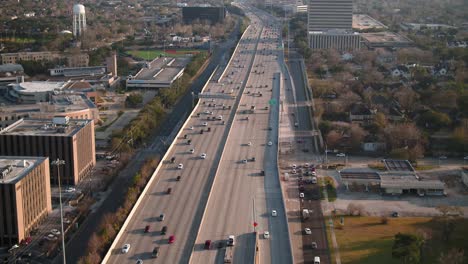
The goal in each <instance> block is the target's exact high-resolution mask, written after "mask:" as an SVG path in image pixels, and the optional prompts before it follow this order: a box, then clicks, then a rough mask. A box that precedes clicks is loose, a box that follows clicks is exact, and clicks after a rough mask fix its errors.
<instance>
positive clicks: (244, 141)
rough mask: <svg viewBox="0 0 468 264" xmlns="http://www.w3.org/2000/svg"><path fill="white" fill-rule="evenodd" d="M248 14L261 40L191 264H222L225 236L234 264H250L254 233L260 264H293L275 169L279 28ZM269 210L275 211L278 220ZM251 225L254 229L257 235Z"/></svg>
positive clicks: (262, 17)
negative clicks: (233, 240)
mask: <svg viewBox="0 0 468 264" xmlns="http://www.w3.org/2000/svg"><path fill="white" fill-rule="evenodd" d="M251 10H255V13H256V14H257V15H258V17H259V18H260V20H258V18H257V17H254V16H251V21H252V25H254V26H256V27H261V28H262V29H263V30H262V34H261V39H260V42H259V44H258V47H257V51H256V55H255V61H254V63H253V67H252V69H251V71H250V77H249V79H248V81H247V83H246V87H245V91H244V94H243V95H242V98H241V102H240V107H239V109H238V111H237V114H236V116H235V118H234V123H233V125H232V128H231V131H230V134H229V138H228V141H227V144H226V147H225V149H224V152H223V156H222V159H221V163H220V165H219V168H218V171H217V173H216V177H215V182H214V184H213V189H212V192H211V194H210V197H209V201H208V205H207V207H206V211H205V214H204V216H203V221H202V225H201V227H200V231H199V234H198V237H197V240H196V243H195V246H194V250H193V252H192V257H191V260H190V263H200V264H201V263H223V258H224V252H225V250H224V249H222V248H218V247H217V245H218V244H219V243H220V242H223V241H226V240H227V238H228V236H229V235H234V236H235V237H236V245H235V247H234V257H233V262H234V263H253V261H254V257H255V256H254V252H255V249H254V248H253V247H255V243H254V242H255V241H254V239H252V236H249V234H251V233H252V232H253V231H257V232H258V240H259V253H258V254H259V258H258V259H259V263H292V257H291V249H290V244H289V237H288V230H287V222H286V218H285V210H284V207H283V202H282V197H281V189H280V185H279V176H278V170H277V163H276V158H277V144H278V142H277V137H278V119H279V107H278V104H279V102H278V101H279V88H280V84H281V83H282V82H283V80H282V78H281V76H282V75H281V74H280V72H281V67H280V64H279V62H278V57H279V56H281V54H282V48H281V46H280V45H281V44H280V43H281V39H280V34H281V31H280V29H281V28H280V27H279V24H273V23H271V21H272V18H271V17H270V16H269V15H267V14H265V13H263V12H261V11H260V10H256V9H251ZM246 52H250V51H246ZM236 61H237V59H236V57H234V62H236ZM253 108H255V109H254V110H253ZM252 110H253V111H252ZM247 118H248V119H247ZM269 127H271V130H270V129H269ZM268 142H271V145H269V143H268ZM253 158H255V160H253ZM261 171H264V172H265V175H264V176H262V173H261ZM272 210H276V212H277V214H278V215H277V216H276V217H275V216H272V214H271V212H272ZM254 222H256V223H257V224H258V226H257V227H256V228H255V229H254V226H253V223H254ZM264 231H269V233H270V238H269V239H266V238H264V236H263V232H264ZM206 240H211V241H212V243H213V242H214V243H213V244H214V246H212V247H211V249H210V250H207V249H204V245H205V241H206Z"/></svg>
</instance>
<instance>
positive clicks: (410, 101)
mask: <svg viewBox="0 0 468 264" xmlns="http://www.w3.org/2000/svg"><path fill="white" fill-rule="evenodd" d="M393 96H394V97H395V99H396V100H397V101H398V103H399V104H400V105H401V107H402V108H403V109H405V110H407V111H413V110H414V107H415V103H416V101H417V100H418V99H419V94H418V93H416V92H415V91H413V89H412V88H411V87H408V86H403V87H401V88H400V89H398V91H397V92H396V93H395V94H394V95H393Z"/></svg>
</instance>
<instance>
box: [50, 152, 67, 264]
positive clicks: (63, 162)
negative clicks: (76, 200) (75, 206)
mask: <svg viewBox="0 0 468 264" xmlns="http://www.w3.org/2000/svg"><path fill="white" fill-rule="evenodd" d="M51 164H52V165H53V166H56V167H57V175H58V187H59V202H60V227H61V232H62V255H63V264H66V263H67V259H66V257H65V234H64V233H63V208H62V188H61V185H60V166H61V165H65V161H64V160H61V159H58V158H57V159H56V160H53V161H52V162H51Z"/></svg>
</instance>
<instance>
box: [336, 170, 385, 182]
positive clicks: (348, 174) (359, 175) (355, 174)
mask: <svg viewBox="0 0 468 264" xmlns="http://www.w3.org/2000/svg"><path fill="white" fill-rule="evenodd" d="M340 176H341V178H342V179H343V180H375V181H380V176H379V174H378V173H377V172H372V171H369V172H365V171H340Z"/></svg>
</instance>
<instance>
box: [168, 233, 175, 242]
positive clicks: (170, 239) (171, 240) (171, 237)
mask: <svg viewBox="0 0 468 264" xmlns="http://www.w3.org/2000/svg"><path fill="white" fill-rule="evenodd" d="M174 242H175V236H174V235H171V236H170V237H169V244H172V243H174Z"/></svg>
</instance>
